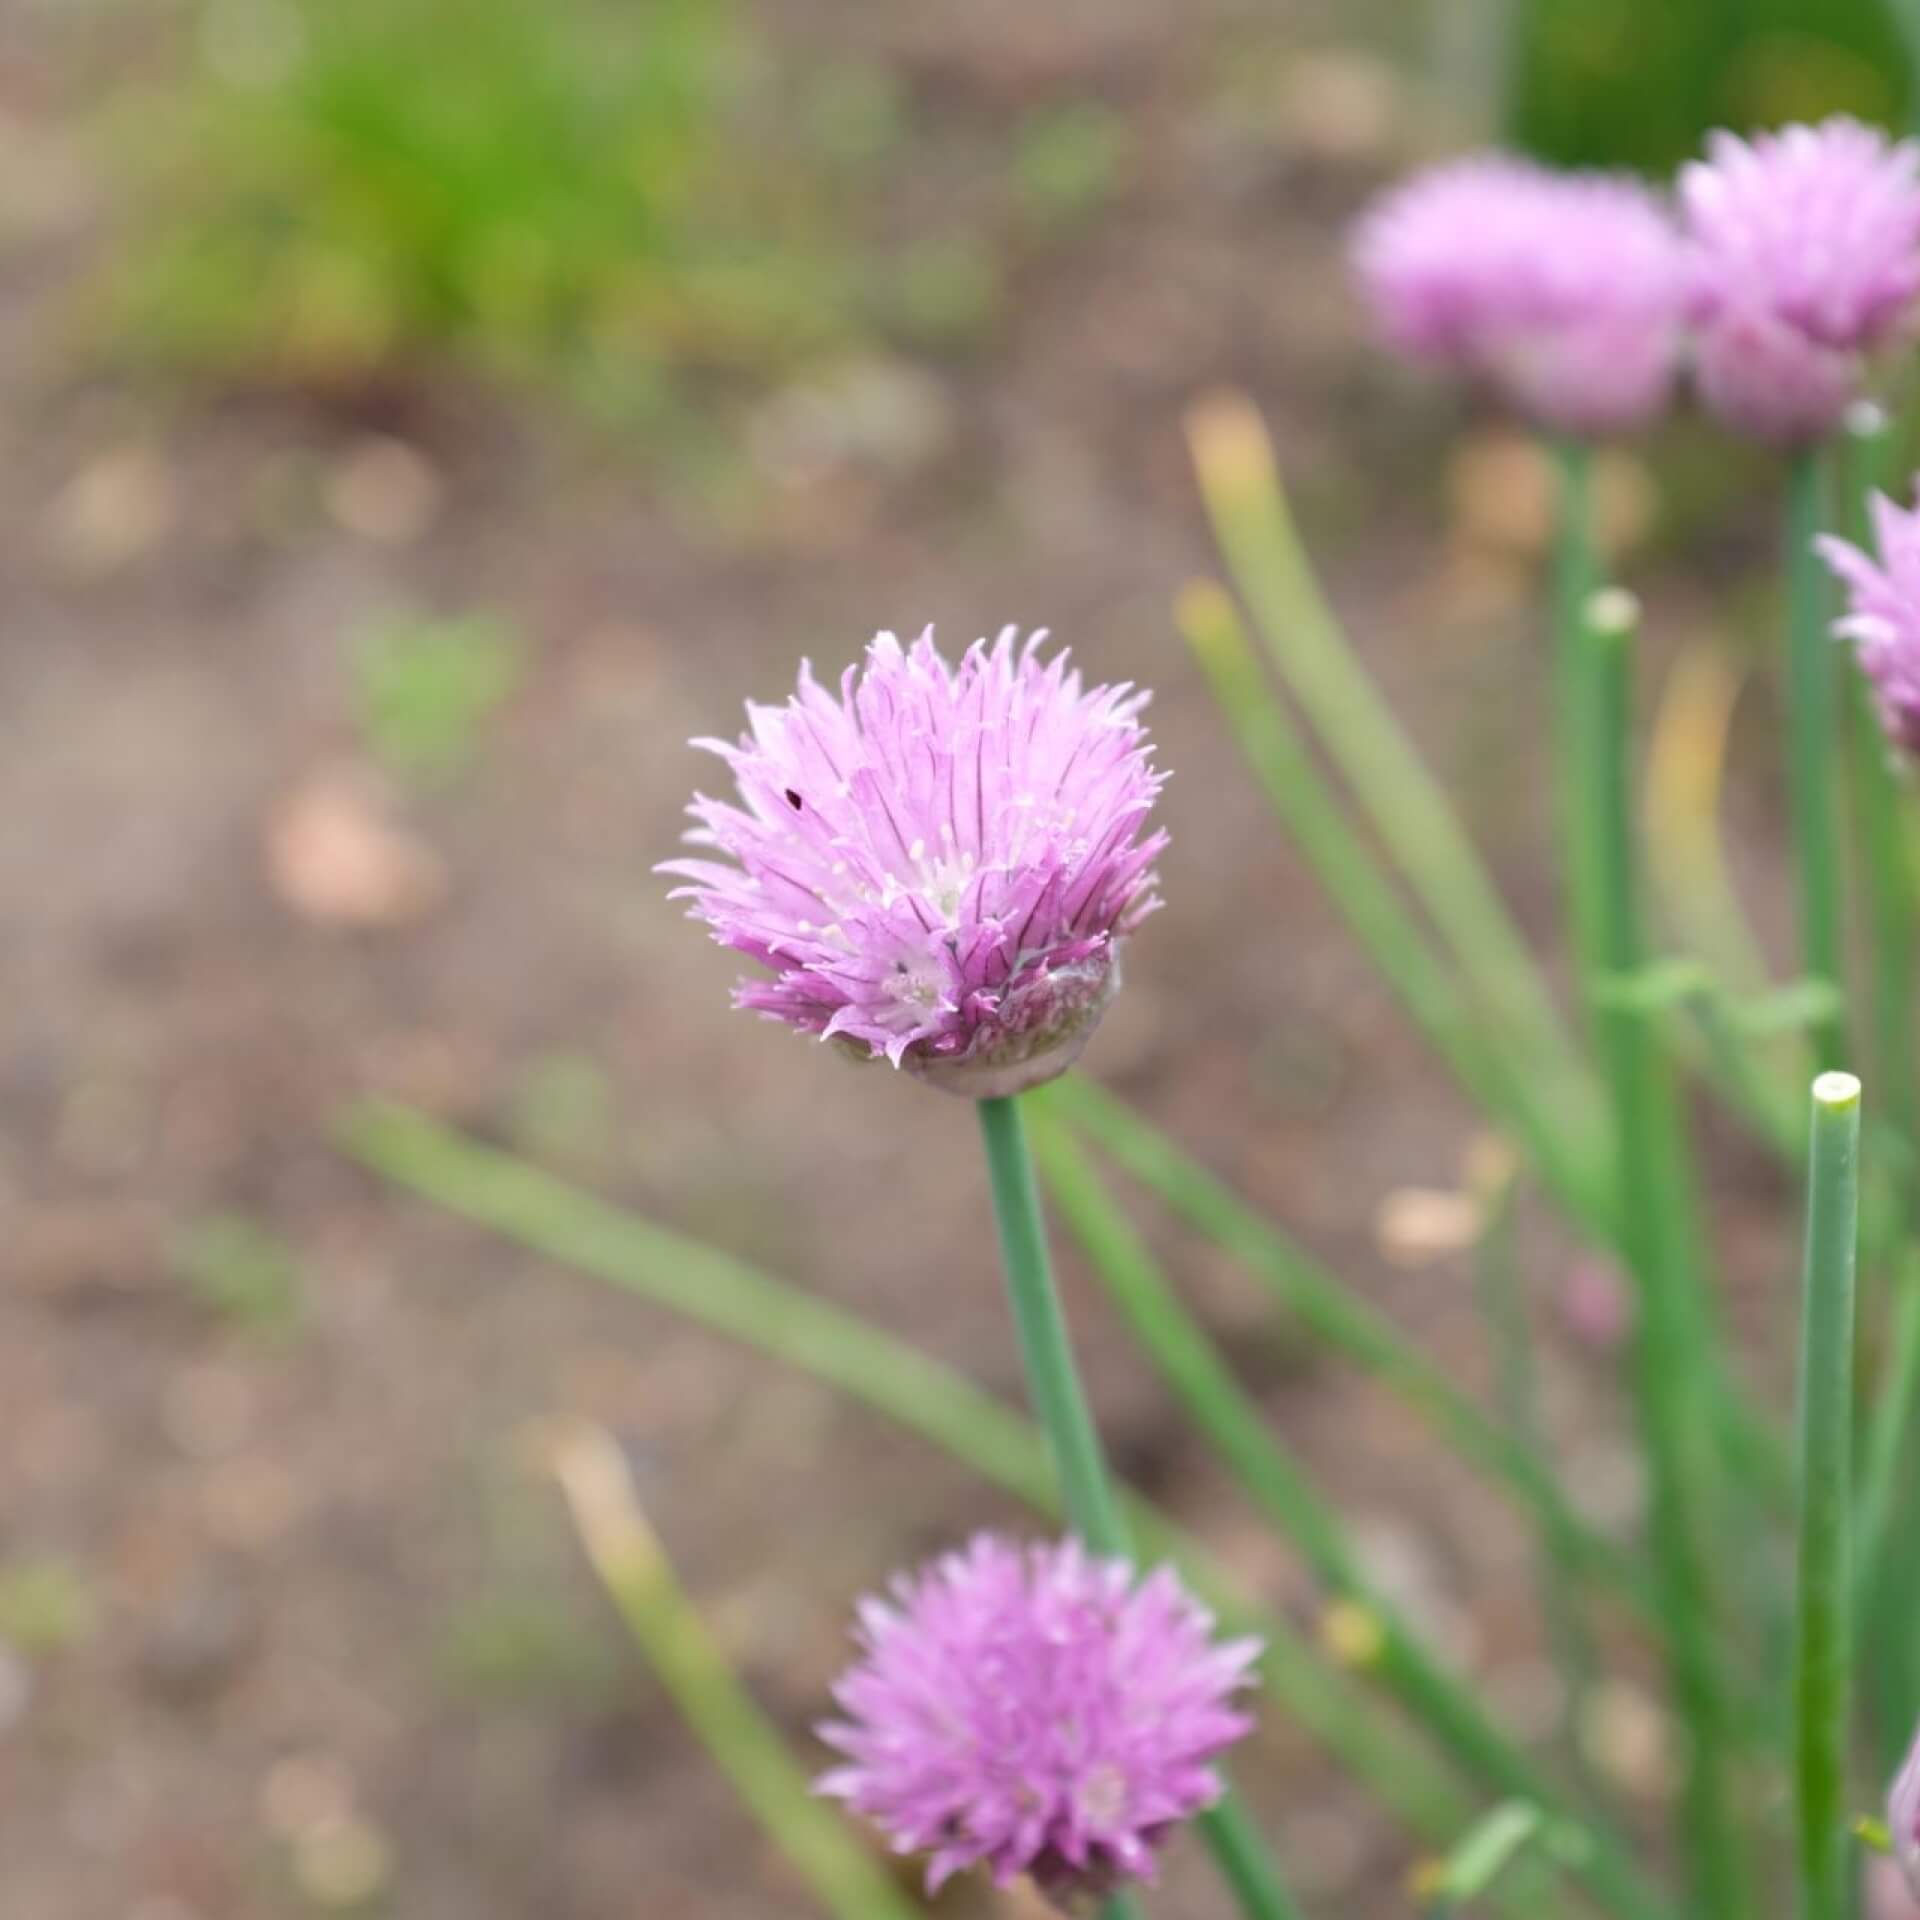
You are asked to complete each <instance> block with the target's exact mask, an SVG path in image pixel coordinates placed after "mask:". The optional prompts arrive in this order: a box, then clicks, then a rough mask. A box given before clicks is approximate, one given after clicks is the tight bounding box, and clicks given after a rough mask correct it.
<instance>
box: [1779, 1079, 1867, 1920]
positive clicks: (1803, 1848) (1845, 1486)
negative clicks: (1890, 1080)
mask: <svg viewBox="0 0 1920 1920" xmlns="http://www.w3.org/2000/svg"><path fill="white" fill-rule="evenodd" d="M1859 1214H1860V1082H1859V1081H1858V1080H1856V1079H1855V1078H1854V1077H1853V1075H1852V1074H1850V1073H1823V1074H1821V1075H1820V1077H1819V1078H1818V1079H1817V1080H1815V1081H1814V1083H1813V1124H1812V1131H1811V1140H1810V1143H1809V1148H1808V1165H1807V1242H1806V1279H1805V1292H1804V1296H1803V1308H1802V1319H1801V1344H1800V1453H1799V1462H1800V1531H1799V1605H1798V1609H1797V1617H1796V1622H1795V1632H1794V1642H1795V1644H1794V1662H1793V1673H1794V1682H1793V1698H1794V1765H1793V1776H1794V1812H1795V1829H1796V1835H1797V1840H1798V1847H1797V1857H1798V1862H1799V1888H1800V1906H1799V1912H1800V1920H1848V1916H1849V1914H1850V1912H1851V1889H1850V1886H1849V1850H1848V1840H1847V1825H1848V1822H1847V1815H1848V1798H1847V1748H1848V1741H1849V1734H1850V1720H1851V1699H1850V1684H1851V1679H1852V1667H1853V1604H1854V1601H1853V1591H1852V1568H1851V1546H1852V1535H1851V1528H1852V1507H1853V1466H1852V1453H1851V1450H1852V1440H1853V1305H1854V1267H1855V1262H1856V1260H1857V1258H1858V1249H1859V1238H1860V1222H1859Z"/></svg>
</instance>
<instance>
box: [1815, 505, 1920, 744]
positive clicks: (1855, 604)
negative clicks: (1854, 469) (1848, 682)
mask: <svg viewBox="0 0 1920 1920" xmlns="http://www.w3.org/2000/svg"><path fill="white" fill-rule="evenodd" d="M1870 511H1871V515H1872V520H1873V536H1874V545H1875V546H1876V547H1877V548H1878V550H1879V554H1878V558H1877V560H1876V558H1875V557H1874V555H1872V554H1868V553H1863V552H1862V551H1861V550H1860V549H1859V548H1858V547H1856V546H1854V545H1852V544H1851V543H1850V542H1848V541H1845V540H1839V539H1835V538H1833V537H1832V536H1831V535H1827V536H1823V537H1822V539H1821V540H1820V542H1819V548H1820V552H1821V554H1822V556H1823V557H1824V558H1825V560H1826V562H1827V564H1828V565H1829V566H1830V567H1832V569H1833V570H1834V572H1835V573H1837V574H1838V575H1839V576H1840V579H1841V580H1842V582H1843V583H1844V584H1845V587H1846V590H1847V611H1846V613H1845V614H1844V615H1843V616H1842V617H1841V618H1840V619H1839V620H1837V621H1836V622H1835V623H1834V633H1835V634H1836V635H1837V636H1838V637H1839V638H1840V639H1842V640H1846V641H1850V642H1851V643H1852V645H1853V648H1854V652H1855V655H1856V657H1857V658H1858V660H1859V662H1860V671H1861V672H1862V673H1864V674H1865V675H1866V676H1867V680H1868V683H1869V684H1870V685H1871V686H1872V688H1873V695H1874V704H1875V706H1876V707H1877V709H1878V711H1879V714H1880V725H1881V728H1882V730H1883V731H1884V732H1885V734H1886V736H1887V738H1888V740H1889V741H1891V742H1892V743H1893V745H1894V746H1895V747H1897V748H1898V749H1899V750H1900V751H1901V753H1902V754H1903V755H1906V756H1908V757H1911V756H1914V755H1920V508H1916V509H1914V510H1905V509H1902V508H1900V507H1897V506H1895V505H1894V503H1893V502H1892V501H1891V500H1889V499H1887V498H1886V497H1885V496H1884V495H1883V494H1875V495H1874V496H1873V499H1872V501H1871V503H1870Z"/></svg>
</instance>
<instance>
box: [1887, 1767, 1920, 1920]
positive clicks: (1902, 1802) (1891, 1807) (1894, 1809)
mask: <svg viewBox="0 0 1920 1920" xmlns="http://www.w3.org/2000/svg"><path fill="white" fill-rule="evenodd" d="M1887 1833H1888V1835H1889V1837H1890V1838H1891V1840H1892V1842H1893V1857H1894V1859H1895V1860H1897V1861H1898V1862H1899V1863H1900V1871H1901V1872H1902V1873H1903V1874H1905V1875H1906V1877H1907V1885H1908V1887H1909V1888H1910V1889H1911V1890H1912V1893H1913V1897H1914V1898H1915V1899H1916V1900H1920V1733H1917V1734H1916V1735H1915V1736H1914V1742H1913V1746H1912V1747H1911V1749H1909V1751H1908V1753H1907V1757H1906V1761H1905V1763H1904V1764H1903V1765H1902V1767H1901V1769H1900V1771H1899V1772H1898V1773H1897V1774H1895V1775H1894V1777H1893V1785H1892V1786H1891V1787H1889V1788H1888V1789H1887Z"/></svg>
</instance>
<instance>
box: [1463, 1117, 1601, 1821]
mask: <svg viewBox="0 0 1920 1920" xmlns="http://www.w3.org/2000/svg"><path fill="white" fill-rule="evenodd" d="M1504 1157H1505V1156H1504V1155H1503V1156H1502V1158H1504ZM1518 1197H1519V1194H1518V1183H1517V1182H1516V1181H1515V1179H1514V1177H1513V1174H1512V1170H1511V1168H1510V1167H1504V1166H1503V1167H1500V1168H1497V1169H1494V1170H1492V1171H1490V1172H1489V1173H1488V1174H1487V1175H1486V1176H1485V1177H1483V1178H1482V1179H1481V1180H1480V1181H1479V1182H1478V1192H1477V1198H1478V1200H1479V1203H1480V1216H1481V1218H1480V1237H1479V1243H1478V1245H1477V1247H1476V1248H1475V1253H1474V1285H1475V1291H1476V1293H1477V1295H1478V1297H1479V1305H1480V1316H1481V1318H1482V1319H1483V1320H1484V1321H1485V1322H1486V1324H1487V1330H1488V1332H1489V1333H1490V1334H1491V1336H1492V1339H1493V1345H1494V1354H1495V1375H1496V1381H1497V1386H1496V1398H1497V1401H1498V1404H1499V1407H1500V1414H1501V1418H1502V1419H1503V1421H1504V1422H1505V1423H1506V1428H1507V1431H1508V1432H1509V1433H1510V1434H1512V1435H1513V1437H1514V1438H1515V1440H1517V1441H1518V1442H1519V1444H1520V1445H1521V1446H1523V1447H1525V1448H1526V1449H1527V1451H1528V1453H1529V1454H1531V1455H1532V1457H1533V1458H1534V1459H1536V1460H1540V1461H1546V1460H1549V1459H1551V1457H1552V1456H1551V1454H1550V1453H1549V1451H1548V1441H1547V1434H1546V1429H1545V1425H1544V1423H1543V1422H1542V1420H1541V1417H1540V1386H1539V1374H1538V1368H1537V1366H1536V1364H1535V1354H1534V1341H1533V1326H1532V1321H1531V1317H1530V1316H1529V1314H1528V1311H1527V1300H1526V1296H1525V1292H1524V1290H1523V1283H1522V1280H1521V1275H1520V1260H1519V1251H1518V1249H1517V1247H1516V1246H1515V1244H1514V1236H1515V1225H1516V1221H1515V1214H1516V1211H1517V1201H1518ZM1533 1519H1534V1522H1535V1525H1534V1565H1535V1568H1536V1573H1535V1579H1536V1582H1537V1585H1538V1587H1539V1594H1540V1616H1541V1619H1542V1621H1543V1622H1544V1624H1545V1627H1546V1632H1547V1639H1548V1642H1549V1644H1550V1645H1551V1646H1552V1648H1553V1653H1554V1659H1555V1662H1556V1664H1557V1665H1558V1667H1559V1669H1560V1679H1561V1684H1562V1685H1563V1686H1564V1687H1565V1688H1566V1706H1565V1709H1564V1713H1563V1722H1562V1723H1563V1725H1564V1727H1565V1730H1566V1734H1565V1740H1564V1746H1565V1749H1566V1763H1567V1768H1568V1771H1569V1773H1570V1775H1571V1776H1572V1778H1573V1779H1574V1780H1575V1781H1576V1782H1577V1783H1578V1785H1579V1787H1580V1790H1581V1792H1582V1794H1583V1795H1584V1796H1585V1797H1586V1798H1587V1799H1588V1800H1589V1801H1590V1802H1594V1803H1596V1804H1597V1803H1598V1801H1599V1799H1600V1794H1599V1789H1598V1783H1597V1782H1596V1781H1595V1780H1594V1778H1593V1774H1592V1769H1591V1768H1590V1767H1589V1766H1588V1765H1587V1761H1586V1754H1585V1750H1584V1748H1583V1747H1582V1745H1581V1741H1580V1729H1581V1728H1582V1727H1583V1726H1584V1725H1585V1724H1586V1720H1587V1706H1588V1702H1589V1701H1590V1700H1591V1698H1592V1695H1593V1683H1594V1676H1595V1674H1596V1672H1597V1671H1598V1660H1597V1657H1596V1655H1595V1652H1594V1645H1593V1636H1592V1634H1591V1633H1590V1632H1589V1630H1588V1627H1587V1620H1586V1614H1585V1610H1584V1608H1583V1605H1582V1596H1581V1594H1580V1592H1579V1591H1578V1589H1577V1586H1576V1584H1575V1581H1574V1578H1573V1575H1574V1571H1575V1568H1576V1565H1577V1560H1576V1556H1575V1554H1574V1552H1573V1551H1571V1550H1570V1546H1569V1542H1568V1540H1567V1537H1566V1525H1565V1521H1564V1520H1563V1519H1561V1518H1560V1514H1559V1510H1558V1509H1556V1510H1554V1511H1553V1512H1552V1513H1550V1514H1548V1513H1535V1514H1534V1515H1533Z"/></svg>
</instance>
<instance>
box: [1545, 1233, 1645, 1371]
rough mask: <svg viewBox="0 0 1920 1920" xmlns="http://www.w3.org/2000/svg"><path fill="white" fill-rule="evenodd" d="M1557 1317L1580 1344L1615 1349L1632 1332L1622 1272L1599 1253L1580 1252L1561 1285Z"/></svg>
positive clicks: (1628, 1295)
mask: <svg viewBox="0 0 1920 1920" xmlns="http://www.w3.org/2000/svg"><path fill="white" fill-rule="evenodd" d="M1560 1318H1561V1320H1562V1321H1563V1322H1564V1323H1565V1325H1566V1329H1567V1331H1568V1332H1569V1333H1570V1334H1571V1335H1572V1336H1573V1337H1574V1339H1576V1340H1577V1341H1579V1342H1580V1344H1581V1345H1582V1346H1586V1347H1592V1348H1594V1349H1595V1350H1596V1351H1597V1352H1600V1353H1617V1352H1618V1351H1619V1349H1620V1348H1621V1347H1623V1346H1624V1345H1625V1344H1626V1342H1627V1341H1628V1340H1629V1339H1630V1338H1631V1337H1632V1334H1633V1322H1634V1305H1633V1290H1632V1288H1631V1287H1630V1286H1629V1285H1628V1282H1627V1277H1626V1275H1625V1274H1624V1273H1622V1272H1621V1270H1620V1268H1619V1267H1618V1266H1617V1265H1616V1264H1615V1263H1614V1262H1613V1261H1611V1260H1608V1259H1605V1258H1603V1257H1602V1256H1601V1255H1599V1254H1588V1255H1583V1256H1581V1257H1580V1258H1579V1259H1577V1260H1575V1261H1574V1263H1573V1265H1572V1266H1570V1267H1569V1268H1568V1269H1567V1276H1566V1279H1565V1281H1564V1282H1563V1283H1562V1285H1561V1288H1560Z"/></svg>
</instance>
